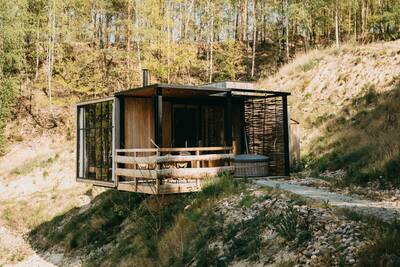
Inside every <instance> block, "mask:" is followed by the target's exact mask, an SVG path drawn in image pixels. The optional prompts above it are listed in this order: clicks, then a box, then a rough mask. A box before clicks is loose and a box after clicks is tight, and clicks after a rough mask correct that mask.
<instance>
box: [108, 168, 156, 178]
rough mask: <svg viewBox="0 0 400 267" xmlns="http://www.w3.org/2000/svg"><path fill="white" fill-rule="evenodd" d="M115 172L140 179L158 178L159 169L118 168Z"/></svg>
mask: <svg viewBox="0 0 400 267" xmlns="http://www.w3.org/2000/svg"><path fill="white" fill-rule="evenodd" d="M115 174H116V175H118V176H127V177H134V178H140V179H157V171H155V170H133V169H122V168H117V169H116V170H115Z"/></svg>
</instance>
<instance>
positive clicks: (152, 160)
mask: <svg viewBox="0 0 400 267" xmlns="http://www.w3.org/2000/svg"><path fill="white" fill-rule="evenodd" d="M234 157H235V155H234V154H208V155H190V156H172V155H165V156H159V157H157V156H150V157H131V156H116V157H115V161H116V162H117V163H125V164H157V163H158V164H159V163H170V162H189V161H202V160H206V161H216V160H225V161H228V160H232V159H234Z"/></svg>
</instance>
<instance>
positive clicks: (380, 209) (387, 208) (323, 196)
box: [254, 179, 400, 221]
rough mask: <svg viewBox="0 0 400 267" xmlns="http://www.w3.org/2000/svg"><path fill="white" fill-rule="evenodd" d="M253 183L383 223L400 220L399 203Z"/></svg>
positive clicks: (276, 182)
mask: <svg viewBox="0 0 400 267" xmlns="http://www.w3.org/2000/svg"><path fill="white" fill-rule="evenodd" d="M254 183H255V184H257V185H259V186H268V187H274V188H279V189H282V190H285V191H289V192H292V193H294V194H297V195H301V196H303V197H307V198H311V199H315V200H318V201H325V202H328V203H329V205H332V206H335V207H340V208H349V209H354V210H356V211H359V212H362V213H364V214H367V215H373V216H377V217H379V218H381V219H383V220H384V221H393V220H400V205H399V204H400V203H399V202H374V201H370V200H365V199H357V198H354V197H350V196H345V195H341V194H338V193H332V192H328V191H325V190H321V189H318V188H314V187H308V186H302V185H296V184H290V183H288V182H285V181H282V180H270V179H260V180H255V181H254Z"/></svg>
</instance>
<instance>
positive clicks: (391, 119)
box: [306, 84, 400, 185]
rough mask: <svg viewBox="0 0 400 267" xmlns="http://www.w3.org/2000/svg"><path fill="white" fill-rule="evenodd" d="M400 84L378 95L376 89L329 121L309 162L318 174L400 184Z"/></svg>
mask: <svg viewBox="0 0 400 267" xmlns="http://www.w3.org/2000/svg"><path fill="white" fill-rule="evenodd" d="M399 101H400V84H399V85H397V86H396V87H395V89H393V90H392V91H389V92H386V93H381V94H378V93H377V92H376V91H375V89H374V87H373V86H367V87H366V88H365V90H364V93H363V94H362V95H361V96H360V97H358V98H355V99H353V100H352V101H351V103H350V104H349V105H348V106H346V107H344V108H343V111H342V112H341V114H342V116H341V117H339V118H333V119H330V120H328V121H327V122H326V123H325V126H324V133H323V135H322V136H321V137H319V138H317V139H315V140H314V141H313V143H312V145H311V149H310V151H312V152H311V153H310V154H309V155H308V157H307V158H306V161H307V162H308V167H309V168H311V169H313V170H314V174H318V173H322V172H324V171H326V170H329V171H332V170H338V169H344V170H345V171H346V173H347V175H346V177H345V180H344V182H345V183H347V184H348V185H349V184H353V183H356V184H366V183H367V182H370V181H378V182H379V183H381V184H382V185H384V184H386V183H390V184H397V185H399V184H400V142H399V141H400V135H399V133H400V116H399V115H398V114H399V111H400V109H399V105H398V103H399Z"/></svg>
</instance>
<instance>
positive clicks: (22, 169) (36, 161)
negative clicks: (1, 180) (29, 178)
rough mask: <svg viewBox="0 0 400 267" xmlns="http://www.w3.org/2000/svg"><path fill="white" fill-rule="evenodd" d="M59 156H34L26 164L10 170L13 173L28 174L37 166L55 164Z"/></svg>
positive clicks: (43, 166) (44, 166)
mask: <svg viewBox="0 0 400 267" xmlns="http://www.w3.org/2000/svg"><path fill="white" fill-rule="evenodd" d="M58 157H59V155H58V154H56V155H55V156H54V157H50V158H43V157H37V158H33V159H31V160H28V161H26V162H24V164H22V165H20V166H17V167H15V168H14V169H12V170H11V171H10V174H11V175H27V174H29V173H31V172H32V171H33V170H35V169H37V168H43V169H45V168H47V167H49V166H50V165H51V164H53V163H54V161H55V160H57V159H58ZM45 172H46V171H45ZM44 174H45V173H44Z"/></svg>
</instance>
